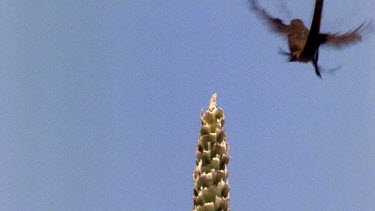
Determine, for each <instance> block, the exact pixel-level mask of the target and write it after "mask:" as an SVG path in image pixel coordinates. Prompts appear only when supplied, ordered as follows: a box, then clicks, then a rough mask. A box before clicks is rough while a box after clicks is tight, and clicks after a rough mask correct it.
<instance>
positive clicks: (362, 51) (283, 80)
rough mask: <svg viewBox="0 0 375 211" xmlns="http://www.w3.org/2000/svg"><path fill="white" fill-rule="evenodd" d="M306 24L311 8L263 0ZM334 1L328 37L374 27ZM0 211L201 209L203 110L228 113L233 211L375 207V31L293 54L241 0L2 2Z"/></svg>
mask: <svg viewBox="0 0 375 211" xmlns="http://www.w3.org/2000/svg"><path fill="white" fill-rule="evenodd" d="M261 6H262V7H263V8H265V9H266V10H267V11H268V12H269V13H270V14H271V15H273V16H275V17H280V18H283V19H284V20H286V21H287V22H289V20H290V19H291V18H301V19H302V20H303V21H305V22H306V24H307V25H310V20H311V17H312V11H313V6H314V1H297V0H291V1H262V2H261ZM373 11H375V5H374V4H373V0H361V1H355V2H354V1H350V0H334V1H326V2H325V5H324V11H323V19H322V26H321V31H322V32H327V31H330V32H345V31H347V30H350V29H353V28H355V27H357V26H358V25H360V24H361V23H362V22H363V21H369V20H371V19H372V20H375V15H374V13H373ZM0 26H1V29H0V40H1V42H0V51H1V54H0V69H1V71H0V95H1V100H0V133H1V137H2V138H1V140H0V144H1V145H0V146H1V147H0V210H191V207H192V200H191V199H192V173H193V170H194V164H195V154H194V151H195V145H196V140H197V139H198V131H199V128H200V118H199V113H200V110H201V109H202V108H206V107H207V106H208V103H209V99H210V97H211V94H212V93H215V92H216V93H218V105H219V106H220V107H222V108H223V109H224V111H225V115H226V125H225V129H226V130H227V133H228V137H227V138H228V141H229V144H230V156H231V161H230V163H229V172H230V177H229V178H230V185H231V192H230V194H231V203H230V207H231V208H232V210H323V209H324V210H343V209H349V210H371V209H374V203H373V202H374V199H375V191H374V190H375V182H374V180H373V178H375V167H374V163H375V130H374V126H375V88H374V84H375V72H374V70H375V60H374V59H373V58H374V56H375V46H374V39H375V38H374V34H373V33H372V34H371V33H367V34H365V37H364V39H363V42H361V43H359V44H357V45H353V46H349V47H347V48H344V49H341V50H335V49H330V48H322V50H321V51H320V52H321V54H320V65H321V66H322V67H323V68H326V69H330V68H333V67H336V66H341V69H339V70H338V71H336V72H334V73H323V80H320V79H318V78H317V77H316V76H315V74H314V71H313V67H312V65H311V64H297V63H287V62H286V58H285V57H283V56H281V55H279V54H278V49H279V48H283V49H287V44H286V42H285V40H284V39H283V38H282V37H279V36H277V35H275V34H273V33H271V32H270V31H269V30H268V28H267V27H266V26H265V25H264V22H262V20H261V19H259V18H257V16H256V15H255V14H254V13H252V12H251V11H249V10H248V4H247V1H245V0H236V1H212V0H209V1H173V2H167V1H107V2H105V3H100V2H95V1H64V2H62V1H61V2H59V3H52V2H50V1H33V2H32V3H31V2H26V1H5V2H3V3H2V4H1V7H0Z"/></svg>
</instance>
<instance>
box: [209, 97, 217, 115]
mask: <svg viewBox="0 0 375 211" xmlns="http://www.w3.org/2000/svg"><path fill="white" fill-rule="evenodd" d="M216 98H217V94H216V93H214V94H213V95H212V96H211V99H210V106H209V110H210V111H213V110H214V109H216Z"/></svg>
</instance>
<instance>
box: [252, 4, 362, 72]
mask: <svg viewBox="0 0 375 211" xmlns="http://www.w3.org/2000/svg"><path fill="white" fill-rule="evenodd" d="M323 3H324V0H316V2H315V9H314V16H313V21H312V23H311V27H310V30H308V29H307V28H306V26H305V25H304V23H303V22H302V20H300V19H293V20H291V22H290V24H289V25H287V24H284V23H283V21H282V20H280V19H279V18H273V17H272V16H270V15H269V14H268V13H267V12H266V11H265V10H263V9H261V8H260V7H259V6H258V4H257V3H256V0H250V4H251V8H252V9H253V10H255V11H256V12H257V13H258V14H259V15H260V16H261V17H262V18H263V19H265V20H266V22H267V23H268V24H269V25H270V26H271V28H272V30H273V31H274V32H277V33H279V34H283V35H286V36H287V37H288V44H289V50H290V53H289V52H285V51H281V53H282V54H285V55H288V56H289V61H290V62H303V63H308V62H310V61H311V62H312V63H313V65H314V68H315V73H316V75H317V76H318V77H319V78H321V77H322V76H321V74H320V70H319V66H318V60H319V46H320V45H322V44H330V45H331V46H333V47H336V48H340V47H343V46H344V45H347V44H352V43H355V42H358V41H360V40H361V35H360V34H359V33H358V32H359V30H360V29H361V28H362V26H363V25H364V23H362V24H361V25H360V26H359V27H358V28H356V29H355V30H352V31H349V32H347V33H343V34H338V33H336V34H330V33H320V22H321V17H322V10H323Z"/></svg>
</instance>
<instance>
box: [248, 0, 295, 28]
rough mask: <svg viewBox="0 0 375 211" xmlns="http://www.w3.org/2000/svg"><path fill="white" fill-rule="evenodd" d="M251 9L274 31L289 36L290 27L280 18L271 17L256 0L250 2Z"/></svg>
mask: <svg viewBox="0 0 375 211" xmlns="http://www.w3.org/2000/svg"><path fill="white" fill-rule="evenodd" d="M250 4H251V9H253V10H254V11H256V12H257V13H258V14H259V15H260V16H261V17H262V18H263V19H265V20H266V22H267V23H268V24H269V25H270V26H271V28H272V30H273V31H275V32H277V33H281V34H287V33H288V31H289V25H287V24H284V23H283V21H282V20H281V19H279V18H274V17H272V16H270V15H269V14H268V13H267V12H266V11H265V10H264V9H262V8H260V7H259V6H258V4H257V2H256V0H250Z"/></svg>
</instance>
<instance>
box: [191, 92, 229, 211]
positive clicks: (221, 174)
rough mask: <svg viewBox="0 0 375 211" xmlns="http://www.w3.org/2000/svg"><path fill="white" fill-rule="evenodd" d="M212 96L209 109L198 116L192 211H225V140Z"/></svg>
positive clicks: (226, 144) (227, 159)
mask: <svg viewBox="0 0 375 211" xmlns="http://www.w3.org/2000/svg"><path fill="white" fill-rule="evenodd" d="M216 97H217V94H213V95H212V97H211V100H210V106H209V108H208V110H207V111H206V112H205V113H204V112H203V110H202V112H201V120H202V127H201V129H200V132H199V133H200V137H199V140H198V141H197V148H196V152H195V154H196V167H195V170H194V174H193V179H194V196H193V203H194V206H193V210H194V211H219V210H220V211H221V210H223V211H229V210H230V209H229V183H228V170H227V165H228V162H229V155H228V150H229V145H228V142H227V140H226V132H225V131H224V129H223V126H224V111H223V110H222V109H221V108H218V107H217V105H216Z"/></svg>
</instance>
